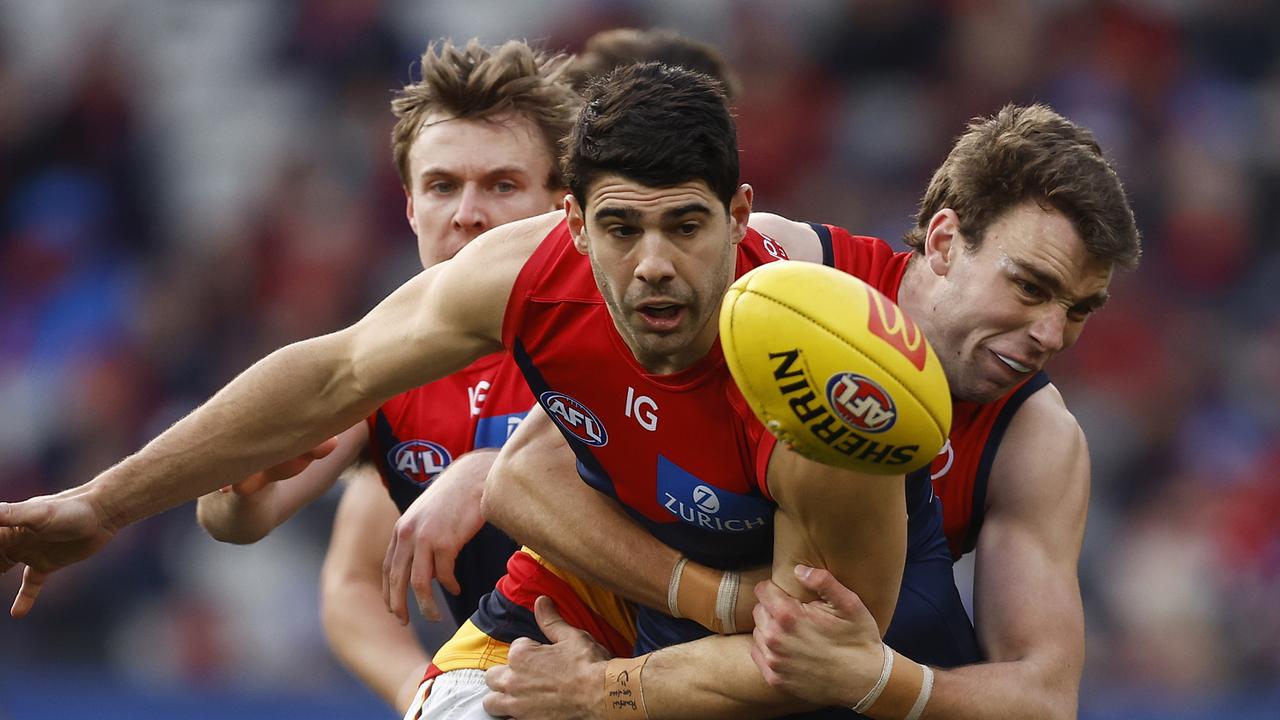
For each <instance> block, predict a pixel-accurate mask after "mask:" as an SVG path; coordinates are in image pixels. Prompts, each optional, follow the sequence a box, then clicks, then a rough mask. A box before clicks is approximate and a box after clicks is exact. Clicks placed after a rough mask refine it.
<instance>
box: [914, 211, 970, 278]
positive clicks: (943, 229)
mask: <svg viewBox="0 0 1280 720" xmlns="http://www.w3.org/2000/svg"><path fill="white" fill-rule="evenodd" d="M963 243H964V237H963V236H962V235H961V234H960V216H959V215H956V211H955V210H952V209H951V208H943V209H941V210H939V211H938V212H936V213H934V214H933V217H931V218H929V225H928V226H927V228H926V230H925V236H924V257H925V260H926V261H927V262H928V263H929V269H930V270H932V271H933V272H934V274H935V275H939V276H942V275H946V274H947V273H948V272H950V271H951V263H952V262H953V261H954V260H955V253H958V252H960V250H961V247H962V245H963Z"/></svg>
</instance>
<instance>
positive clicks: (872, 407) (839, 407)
mask: <svg viewBox="0 0 1280 720" xmlns="http://www.w3.org/2000/svg"><path fill="white" fill-rule="evenodd" d="M827 401H828V402H829V403H831V407H832V409H834V410H835V411H836V415H837V416H839V418H840V420H841V421H843V422H844V424H845V425H848V426H849V427H851V428H853V429H854V430H861V431H862V432H869V433H882V432H884V431H885V430H888V429H889V428H891V427H893V423H894V422H895V421H896V420H897V419H898V411H897V408H896V407H895V406H894V404H893V398H892V397H890V395H889V393H888V392H886V391H885V389H884V388H882V387H880V386H879V385H877V384H875V383H874V382H872V381H871V380H869V379H867V378H865V377H863V376H861V375H858V374H856V373H851V372H842V373H836V374H835V375H832V376H831V379H830V380H828V381H827Z"/></svg>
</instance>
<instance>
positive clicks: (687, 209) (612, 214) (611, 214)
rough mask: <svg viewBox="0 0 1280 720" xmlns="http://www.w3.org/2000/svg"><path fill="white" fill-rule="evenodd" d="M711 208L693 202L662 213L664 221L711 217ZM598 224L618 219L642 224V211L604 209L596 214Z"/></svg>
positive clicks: (621, 208)
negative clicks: (702, 216) (687, 216)
mask: <svg viewBox="0 0 1280 720" xmlns="http://www.w3.org/2000/svg"><path fill="white" fill-rule="evenodd" d="M710 214H711V208H709V207H707V206H706V205H705V204H704V203H700V202H692V203H688V204H686V205H681V206H680V207H675V208H671V209H670V210H667V211H665V212H663V213H662V219H663V220H667V221H670V220H675V219H678V218H682V217H684V216H685V215H710ZM595 218H596V222H600V221H602V220H607V219H609V218H618V219H619V220H624V221H626V222H631V223H638V222H640V218H641V215H640V211H639V210H636V209H635V208H630V207H602V208H600V209H599V210H596V212H595Z"/></svg>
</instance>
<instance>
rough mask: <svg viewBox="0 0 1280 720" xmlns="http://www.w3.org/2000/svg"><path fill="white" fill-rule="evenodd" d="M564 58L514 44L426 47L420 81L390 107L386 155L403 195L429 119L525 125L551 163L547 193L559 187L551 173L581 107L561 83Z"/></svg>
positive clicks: (560, 183)
mask: <svg viewBox="0 0 1280 720" xmlns="http://www.w3.org/2000/svg"><path fill="white" fill-rule="evenodd" d="M570 60H571V58H570V57H569V56H567V55H564V54H557V55H549V54H547V53H545V52H542V51H538V50H534V49H533V48H531V47H529V46H528V45H527V44H525V43H523V42H520V41H518V40H509V41H507V42H506V43H503V44H502V45H500V46H498V47H496V48H488V47H485V46H483V45H481V44H480V42H479V41H478V40H475V39H472V40H470V41H469V42H468V43H467V45H466V47H462V48H460V47H457V46H456V45H454V44H453V43H452V42H451V41H449V40H445V41H444V42H442V43H440V44H436V43H434V42H433V43H431V44H430V45H428V46H427V50H426V52H424V53H423V54H422V60H421V64H420V71H421V77H422V79H421V80H420V81H418V82H410V83H409V84H408V85H405V86H404V88H402V89H401V90H400V91H399V92H398V93H396V97H395V99H393V100H392V101H391V112H392V113H393V114H394V115H395V116H396V118H397V120H396V125H395V128H394V129H392V131H391V152H392V155H393V157H394V158H395V163H396V168H397V169H398V170H399V171H400V182H401V183H403V184H404V186H405V187H406V188H409V187H411V184H412V178H410V177H409V148H410V147H412V145H413V141H414V139H416V138H417V137H418V133H419V132H420V131H421V130H422V124H423V122H425V121H426V119H427V116H428V115H431V114H432V113H436V112H442V113H448V114H449V115H451V116H453V117H455V118H462V119H468V120H484V119H489V118H493V117H495V116H498V115H503V114H506V113H515V114H516V115H522V116H524V117H526V118H528V119H529V120H531V121H532V122H533V123H534V125H536V126H537V128H538V130H539V131H540V132H541V133H542V138H543V140H544V141H545V143H546V148H547V153H548V154H549V155H550V156H551V160H552V162H551V166H552V170H551V176H550V177H548V178H547V187H548V188H553V189H554V188H561V187H565V184H564V180H563V179H562V178H561V176H560V171H559V165H560V164H559V162H557V160H558V158H559V152H558V150H559V147H560V142H561V140H562V139H563V138H564V136H565V135H567V134H569V129H570V128H571V127H573V121H574V118H575V116H576V114H577V111H578V108H579V107H580V105H581V100H580V99H579V97H578V94H577V93H576V92H574V90H573V88H572V87H570V85H569V83H568V82H567V80H566V78H565V71H566V69H567V68H568V65H569V62H570Z"/></svg>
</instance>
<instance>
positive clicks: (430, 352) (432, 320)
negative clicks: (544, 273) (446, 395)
mask: <svg viewBox="0 0 1280 720" xmlns="http://www.w3.org/2000/svg"><path fill="white" fill-rule="evenodd" d="M535 220H538V222H535V223H530V221H522V222H519V223H513V224H512V225H504V226H501V227H498V228H495V229H493V230H490V231H489V232H487V233H485V234H484V235H482V236H480V237H479V238H477V239H476V240H474V241H472V243H471V244H469V245H468V246H467V247H465V248H463V250H462V251H461V252H459V253H458V255H457V256H456V257H454V258H453V259H451V260H447V261H445V262H442V263H440V264H438V265H435V266H433V267H430V268H428V269H426V270H423V271H422V272H421V273H419V274H418V275H417V276H416V277H414V278H413V279H411V280H409V281H408V282H407V283H405V284H404V285H402V286H401V287H400V288H399V289H397V290H396V291H395V292H393V293H392V294H391V295H389V296H388V297H387V298H386V299H385V300H383V301H382V302H381V303H379V304H378V305H377V307H375V308H374V309H373V310H371V311H370V312H369V314H368V315H366V316H365V317H364V318H362V319H361V320H360V321H359V322H357V323H356V324H355V325H353V326H352V327H351V328H349V329H348V330H346V331H344V332H343V333H341V335H342V337H343V340H344V341H345V342H347V343H348V344H349V351H350V353H351V355H352V356H353V358H355V361H354V363H353V367H354V370H353V372H354V373H355V374H356V378H355V379H356V381H357V382H358V383H359V384H360V386H361V387H365V388H368V392H367V394H369V395H372V396H374V397H390V396H392V395H395V394H396V393H400V392H404V391H405V390H408V389H410V388H413V387H417V386H419V385H424V384H426V383H428V382H431V381H433V380H438V379H440V378H442V377H444V376H446V375H448V374H450V373H453V372H456V371H457V370H461V369H462V368H463V367H466V366H467V365H468V364H469V363H470V362H471V361H473V360H475V359H476V358H479V357H481V356H483V355H487V354H489V353H492V352H495V351H497V350H500V349H501V348H502V323H503V318H504V316H505V314H506V308H507V301H508V299H509V297H510V295H511V288H512V286H513V285H514V284H515V281H516V277H517V276H518V275H519V273H520V270H521V268H523V267H524V263H525V261H526V260H527V259H528V257H529V254H530V253H531V252H532V251H533V248H534V247H536V245H537V241H538V240H539V239H540V238H541V236H542V235H543V234H545V231H546V230H548V229H550V228H549V226H548V225H547V223H548V218H546V217H543V218H536V219H535Z"/></svg>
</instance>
